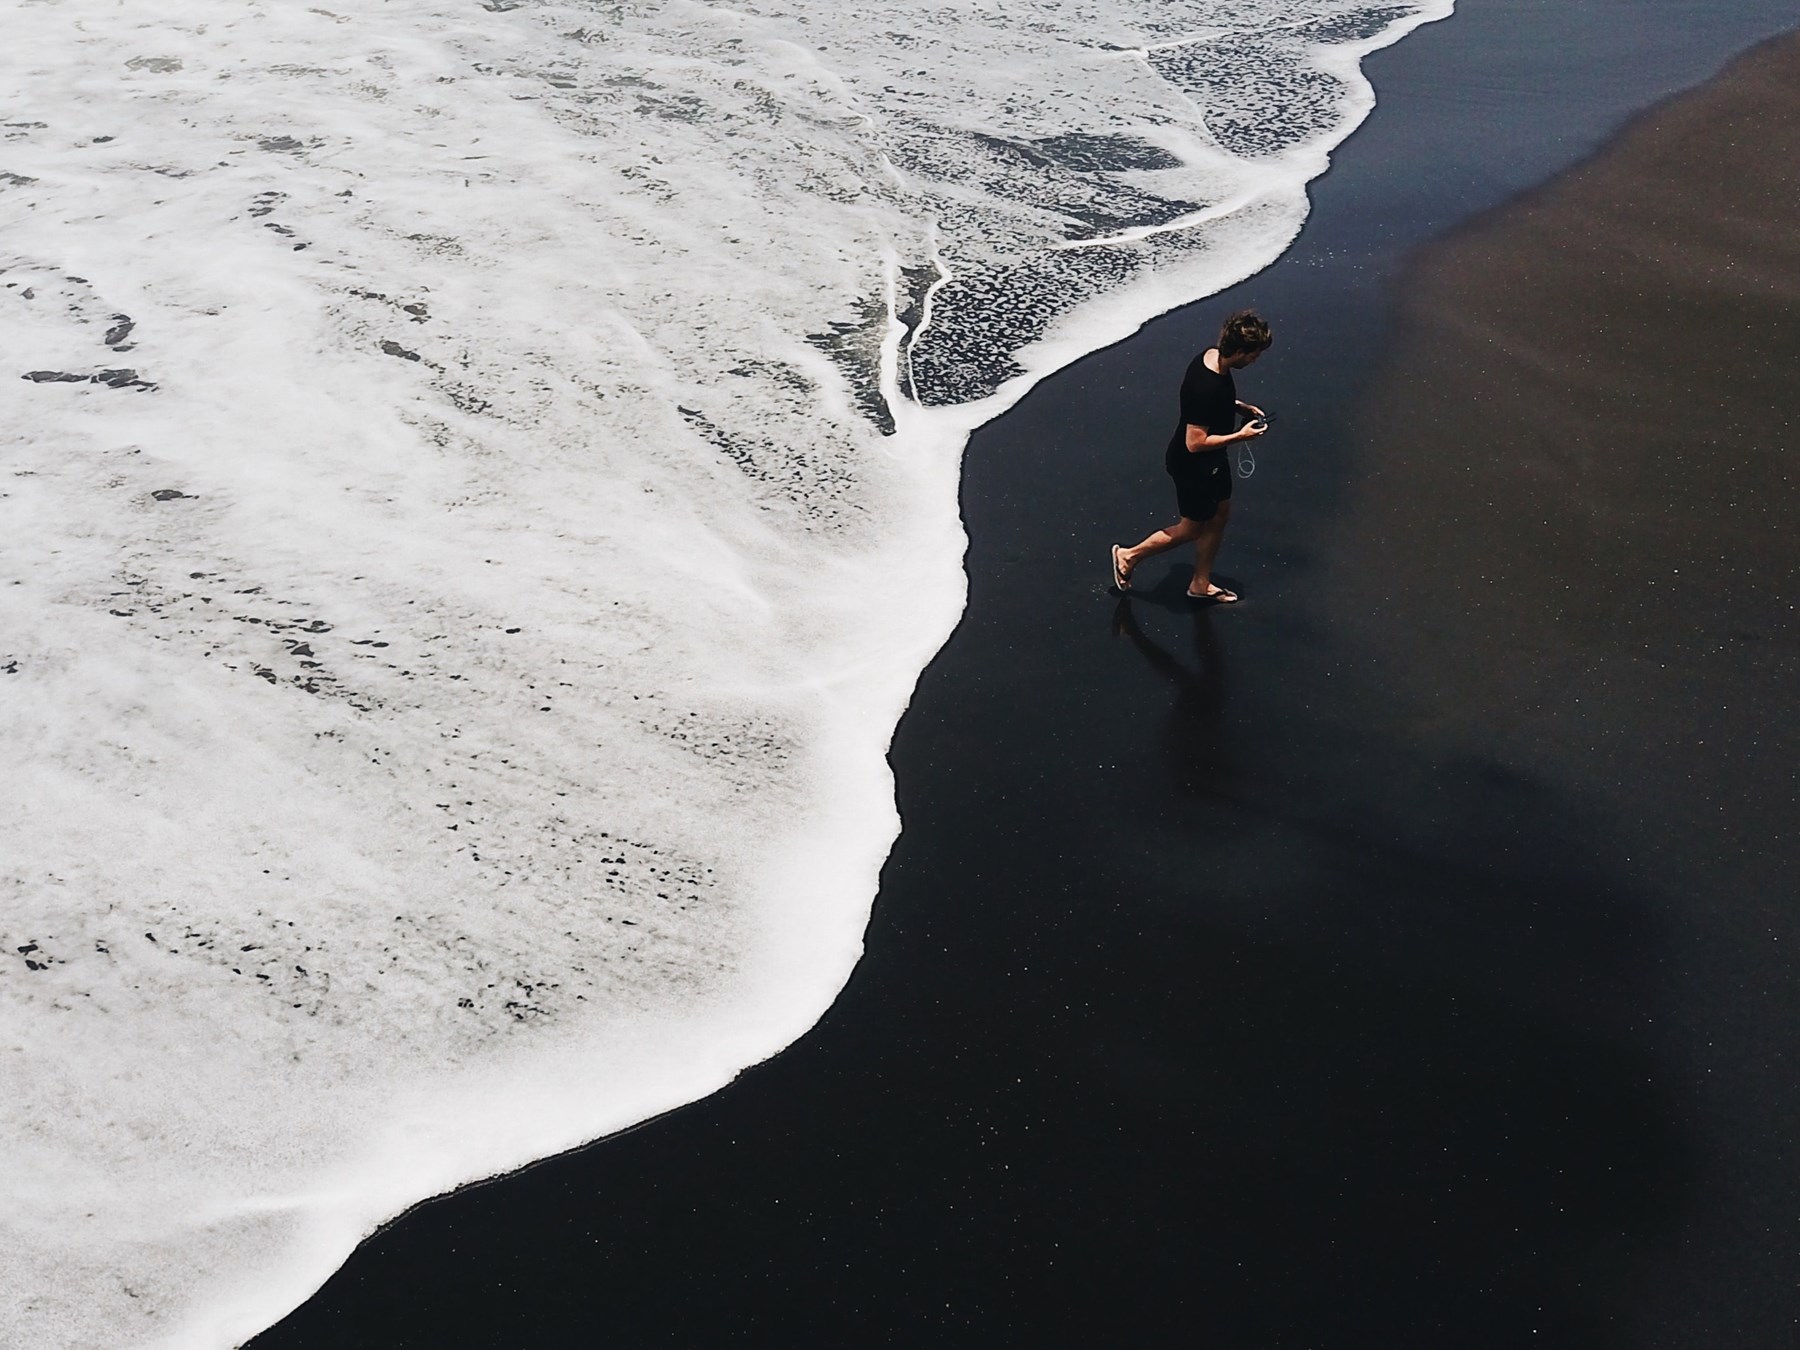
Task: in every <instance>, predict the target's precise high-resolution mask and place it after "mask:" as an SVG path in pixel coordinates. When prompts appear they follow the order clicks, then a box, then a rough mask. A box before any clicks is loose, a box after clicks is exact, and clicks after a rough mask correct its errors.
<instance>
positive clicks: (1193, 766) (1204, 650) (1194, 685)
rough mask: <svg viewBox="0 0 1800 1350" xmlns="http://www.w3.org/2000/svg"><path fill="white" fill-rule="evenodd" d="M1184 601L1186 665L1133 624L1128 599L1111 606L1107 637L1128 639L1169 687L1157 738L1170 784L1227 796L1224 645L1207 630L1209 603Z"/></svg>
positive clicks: (1234, 775) (1230, 776) (1231, 782)
mask: <svg viewBox="0 0 1800 1350" xmlns="http://www.w3.org/2000/svg"><path fill="white" fill-rule="evenodd" d="M1187 603H1189V607H1190V608H1191V610H1192V622H1193V638H1194V660H1193V663H1192V665H1186V664H1183V663H1182V662H1181V661H1179V660H1177V659H1176V657H1175V656H1173V655H1172V654H1171V653H1170V652H1168V651H1166V650H1165V649H1164V648H1162V647H1161V646H1159V645H1158V644H1157V643H1156V642H1154V641H1153V640H1152V639H1151V638H1150V637H1149V636H1148V635H1147V634H1146V633H1145V632H1144V630H1143V629H1142V628H1141V627H1139V626H1138V621H1137V615H1136V614H1135V613H1134V612H1133V610H1132V604H1131V601H1129V600H1124V599H1121V600H1120V601H1119V603H1118V606H1117V607H1116V608H1115V609H1114V610H1113V616H1112V631H1113V636H1114V637H1124V638H1128V639H1130V641H1131V645H1132V646H1134V647H1136V648H1137V650H1138V654H1139V655H1141V656H1142V657H1143V658H1144V660H1145V662H1146V663H1147V664H1148V665H1149V667H1150V669H1152V670H1154V671H1155V672H1156V673H1157V674H1158V675H1160V676H1162V677H1163V678H1164V679H1165V680H1167V681H1168V682H1169V683H1170V684H1172V685H1173V686H1174V687H1175V699H1174V701H1173V702H1172V703H1171V704H1170V705H1169V713H1168V718H1167V721H1166V724H1165V727H1164V732H1163V735H1162V736H1161V737H1159V738H1158V740H1159V742H1160V744H1161V745H1162V747H1163V750H1164V752H1165V754H1166V755H1167V759H1168V769H1169V775H1170V777H1171V779H1172V780H1173V782H1174V784H1175V786H1176V787H1178V788H1180V789H1181V790H1182V791H1183V792H1188V793H1192V794H1194V795H1196V796H1203V797H1222V796H1231V795H1234V794H1233V788H1234V786H1235V785H1236V784H1237V781H1238V778H1239V774H1238V772H1237V768H1236V765H1235V763H1234V756H1233V754H1232V750H1231V744H1230V737H1229V735H1228V728H1227V723H1226V720H1225V705H1226V702H1227V700H1228V695H1229V688H1230V686H1229V679H1228V673H1227V665H1226V660H1225V652H1224V648H1223V645H1222V644H1221V643H1220V641H1219V637H1218V634H1217V633H1216V632H1214V631H1213V615H1212V611H1213V609H1214V608H1215V606H1211V605H1193V604H1191V602H1187Z"/></svg>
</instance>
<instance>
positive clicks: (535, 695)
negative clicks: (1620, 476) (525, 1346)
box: [0, 0, 1448, 1347]
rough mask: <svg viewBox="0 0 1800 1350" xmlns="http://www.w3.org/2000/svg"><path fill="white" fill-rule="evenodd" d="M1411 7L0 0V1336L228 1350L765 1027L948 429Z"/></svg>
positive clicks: (859, 731) (1274, 200) (825, 971)
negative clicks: (368, 1244) (439, 1210)
mask: <svg viewBox="0 0 1800 1350" xmlns="http://www.w3.org/2000/svg"><path fill="white" fill-rule="evenodd" d="M1447 9H1448V5H1447V3H1442V4H1440V3H1438V0H1418V3H1412V4H1399V5H1396V4H1367V3H1355V2H1354V0H1219V2H1216V3H1199V2H1198V0H1189V2H1186V3H1184V2H1182V0H1076V2H1075V3H1053V2H1052V0H1017V2H1016V3H1012V4H1009V5H1007V6H1005V7H1003V8H995V7H991V6H960V5H959V6H951V5H943V4H925V3H905V2H904V0H901V2H889V3H882V4H871V3H842V2H841V0H830V3H827V2H826V0H751V2H750V3H744V4H739V5H736V6H735V7H733V8H716V7H708V6H705V5H701V4H697V3H686V2H683V0H659V2H658V3H630V2H626V0H618V2H614V3H608V2H605V0H591V2H590V3H559V4H548V3H541V4H540V3H533V2H532V0H488V3H486V4H477V3H474V0H456V2H452V0H390V3H385V4H382V5H380V6H368V5H361V6H344V7H341V8H334V7H331V6H330V5H329V3H327V4H326V5H322V6H319V7H313V8H306V7H302V6H273V5H264V4H258V3H252V4H245V3H242V0H229V3H228V2H227V0H198V3H194V4H187V5H183V6H180V7H179V8H178V10H171V9H170V8H169V7H168V6H150V5H146V4H140V3H131V4H127V5H125V6H123V7H121V6H120V5H118V4H117V3H115V2H114V0H105V3H102V0H48V2H46V3H39V4H33V5H28V6H21V7H18V8H17V9H16V10H15V11H14V12H13V13H12V15H11V16H10V17H9V20H8V39H9V40H8V43H7V44H6V48H5V51H4V54H3V55H0V70H3V71H4V74H5V87H6V89H7V90H8V91H9V94H10V96H11V102H10V105H9V106H10V107H11V109H12V111H11V112H10V113H8V114H6V116H7V119H8V120H6V121H5V123H4V125H0V218H3V219H4V222H5V229H4V233H3V234H0V350H3V351H4V353H5V363H6V369H5V370H4V371H0V378H5V379H7V380H10V381H11V382H12V386H11V393H10V394H9V396H8V398H7V400H6V404H5V411H4V412H3V413H0V446H3V447H4V454H5V457H6V467H7V478H6V487H5V491H4V493H3V494H0V514H3V516H4V528H5V531H6V537H7V539H8V541H9V546H8V549H7V551H6V559H5V575H4V576H3V577H0V619H3V621H4V626H3V630H0V632H3V636H0V694H3V698H0V718H3V719H4V721H3V725H4V730H5V734H6V737H7V745H8V747H9V754H10V759H11V763H10V764H9V766H8V772H7V774H6V775H5V782H6V794H7V800H6V809H5V812H4V817H3V818H4V824H3V825H0V859H3V863H0V868H3V870H0V880H3V881H4V884H5V886H6V888H7V895H8V904H7V908H6V915H5V919H4V926H5V933H4V942H5V946H4V950H5V953H6V955H5V961H4V963H3V964H0V1006H3V1008H4V1013H5V1018H6V1025H7V1026H8V1028H9V1029H10V1035H9V1039H8V1044H7V1046H6V1048H5V1051H4V1056H3V1059H0V1063H3V1064H4V1091H0V1132H3V1137H4V1139H5V1141H6V1146H7V1156H8V1167H7V1170H6V1177H5V1180H4V1183H0V1190H3V1192H4V1205H3V1209H4V1219H0V1223H3V1224H4V1230H3V1233H0V1245H3V1247H4V1261H5V1264H6V1267H7V1269H8V1270H9V1271H10V1272H11V1275H12V1279H11V1281H10V1283H11V1287H12V1289H13V1291H14V1296H13V1298H12V1299H10V1300H9V1302H8V1304H7V1307H6V1308H5V1310H4V1311H0V1340H4V1341H5V1342H6V1343H7V1344H18V1345H37V1346H46V1347H48V1346H55V1345H71V1346H72V1345H95V1344H101V1345H112V1346H128V1345H149V1344H179V1345H182V1346H194V1345H207V1344H212V1345H226V1344H230V1343H232V1342H234V1341H236V1340H239V1339H242V1338H243V1337H245V1336H247V1335H248V1334H250V1333H252V1332H253V1331H255V1330H256V1329H258V1328H260V1327H261V1326H263V1325H266V1324H267V1323H268V1322H270V1321H272V1320H273V1319H275V1318H276V1317H278V1316H279V1315H280V1314H281V1313H282V1312H284V1311H285V1310H286V1309H287V1308H289V1307H291V1306H292V1305H293V1304H295V1303H296V1302H298V1301H299V1300H300V1299H302V1298H304V1297H305V1295H306V1294H307V1293H308V1292H310V1291H311V1290H312V1289H313V1288H314V1287H316V1286H317V1285H318V1284H319V1283H320V1282H321V1281H322V1280H323V1279H324V1277H325V1276H326V1275H327V1274H329V1272H330V1270H331V1269H332V1268H333V1267H334V1266H335V1265H336V1264H337V1263H338V1262H339V1261H341V1260H342V1258H343V1257H344V1256H345V1255H346V1254H347V1252H348V1251H349V1250H350V1248H351V1247H352V1246H353V1244H354V1243H355V1242H356V1241H357V1240H358V1238H359V1237H360V1236H362V1235H363V1234H364V1233H366V1232H367V1231H368V1230H369V1229H370V1228H371V1227H372V1226H373V1225H374V1224H376V1223H377V1222H379V1221H380V1220H381V1219H383V1218H385V1217H387V1216H389V1215H391V1214H393V1213H395V1212H397V1211H399V1210H400V1209H403V1208H404V1207H405V1206H406V1205H408V1204H409V1203H411V1202H413V1201H415V1200H417V1199H419V1198H421V1197H423V1196H426V1195H429V1194H432V1193H434V1192H437V1191H441V1190H444V1189H447V1188H449V1187H452V1186H455V1185H457V1184H459V1183H462V1182H465V1181H467V1180H470V1179H472V1178H475V1177H479V1176H482V1175H488V1174H492V1173H494V1172H498V1171H503V1170H506V1169H508V1168H511V1167H514V1166H517V1165H520V1164H522V1163H524V1162H526V1161H528V1160H530V1159H532V1158H534V1157H539V1156H542V1155H544V1154H546V1153H550V1152H554V1151H556V1150H559V1149H562V1148H565V1147H568V1146H570V1145H573V1144H575V1143H578V1142H581V1141H583V1140H586V1139H591V1138H594V1137H596V1136H598V1135H601V1134H604V1133H606V1132H609V1131H612V1130H615V1129H619V1128H623V1127H624V1126H627V1125H630V1124H632V1123H634V1122H636V1121H639V1120H642V1119H645V1118H646V1117H648V1116H650V1115H653V1114H655V1113H656V1112H658V1111H661V1110H664V1109H667V1108H669V1107H671V1106H674V1105H677V1104H679V1103H681V1102H684V1101H689V1100H692V1099H694V1098H695V1097H698V1096H700V1095H703V1094H705V1093H706V1092H709V1091H711V1090H713V1089H715V1088H716V1087H718V1086H719V1085H721V1084H722V1083H724V1082H726V1081H728V1080H729V1078H730V1077H731V1076H732V1075H733V1074H734V1073H736V1072H738V1071H739V1070H740V1069H742V1068H743V1067H744V1066H745V1065H747V1064H750V1063H752V1062H754V1061H756V1060H758V1059H760V1058H763V1057H765V1056H767V1055H769V1054H771V1053H773V1052H774V1051H776V1050H777V1049H779V1048H780V1047H781V1046H782V1045H784V1044H786V1043H788V1042H789V1041H791V1040H792V1039H793V1038H794V1037H795V1036H797V1035H799V1034H800V1033H801V1032H802V1031H804V1030H805V1028H806V1027H807V1026H809V1025H810V1024H811V1022H812V1021H813V1020H814V1019H816V1017H817V1016H818V1014H819V1012H820V1011H821V1010H822V1009H823V1008H824V1007H825V1006H826V1005H827V1004H828V1003H829V1001H830V1000H831V998H832V997H833V996H834V995H835V993H836V991H837V990H838V989H839V988H840V987H841V985H842V983H843V981H844V979H845V977H846V976H847V974H848V972H849V970H850V967H851V966H852V964H853V963H854V961H855V959H856V957H857V955H858V952H859V950H860V942H861V933H862V929H863V926H864V922H865V920H866V917H867V912H868V906H869V903H870V901H871V898H872V896H873V894H874V889H875V884H876V877H877V874H878V870H879V868H880V865H881V861H882V858H883V856H884V855H885V853H886V851H887V848H888V846H889V844H890V843H891V841H892V838H893V835H894V832H895V830H896V828H897V821H896V818H895V814H894V810H893V805H892V794H891V784H890V781H889V778H888V774H887V769H886V764H885V760H884V752H885V750H886V747H887V743H888V738H889V736H890V734H891V732H892V729H893V727H894V724H895V722H896V720H897V718H898V716H899V714H900V712H901V710H902V708H903V707H904V704H905V701H906V699H907V697H908V695H909V692H910V690H911V687H912V684H913V682H914V680H915V679H916V677H917V675H918V672H919V671H920V670H921V669H922V668H923V666H924V664H925V663H926V662H927V661H928V660H929V659H930V657H931V655H932V653H933V652H934V651H935V650H936V648H937V647H938V646H939V644H940V643H941V642H942V640H943V639H944V637H945V636H946V635H947V634H948V632H949V631H950V628H951V627H952V625H953V624H954V623H955V621H956V618H957V615H958V613H959V612H960V608H961V605H962V601H963V595H964V590H963V578H962V575H961V570H960V559H961V552H962V542H963V541H962V533H961V528H960V524H959V522H958V519H957V514H956V484H957V469H958V460H959V456H960V454H961V451H962V447H963V444H964V442H965V439H966V437H967V435H968V432H969V431H970V430H971V429H972V428H973V427H974V426H976V425H978V424H979V423H980V422H982V421H984V420H986V419H987V418H989V417H991V416H993V415H994V414H995V413H997V412H998V411H999V410H1000V409H1002V408H1003V407H1005V406H1006V405H1007V404H1008V403H1010V402H1011V401H1012V400H1014V399H1016V398H1017V397H1018V396H1019V395H1020V394H1021V393H1022V392H1023V391H1024V389H1025V388H1027V387H1028V386H1029V384H1030V382H1031V381H1032V380H1034V379H1036V378H1038V377H1040V376H1042V375H1043V374H1044V373H1046V372H1047V371H1049V370H1051V369H1053V368H1055V367H1056V366H1057V365H1059V364H1062V363H1064V362H1066V361H1068V360H1069V359H1071V358H1072V357H1074V356H1076V355H1079V354H1080V353H1081V352H1083V351H1087V350H1091V349H1093V348H1095V347H1097V346H1099V345H1102V344H1104V343H1106V342H1109V341H1112V340H1115V339H1116V338H1118V337H1120V336H1123V335H1124V334H1125V333H1126V332H1128V331H1129V330H1130V329H1131V328H1132V327H1133V326H1134V325H1136V324H1137V323H1139V322H1141V321H1142V320H1143V319H1144V318H1146V317H1148V316H1149V315H1151V314H1154V313H1156V312H1159V311H1162V310H1165V309H1167V308H1170V307H1172V306H1174V305H1176V304H1180V303H1183V302H1185V301H1188V300H1191V299H1195V298H1198V297H1200V296H1202V295H1205V294H1208V293H1210V292H1212V291H1214V290H1217V289H1219V288H1221V287H1223V286H1225V285H1228V284H1230V283H1232V282H1234V281H1236V280H1238V279H1240V278H1242V277H1243V276H1245V275H1248V274H1249V273H1251V272H1253V271H1255V270H1256V269H1257V268H1259V267H1261V266H1264V265H1266V264H1267V263H1268V262H1269V261H1270V260H1272V259H1273V258H1274V257H1275V256H1276V255H1277V254H1278V253H1279V252H1280V251H1281V249H1282V248H1284V247H1285V245H1286V244H1287V242H1288V241H1289V240H1290V239H1291V237H1292V236H1293V234H1294V232H1295V231H1296V230H1297V229H1298V228H1299V225H1300V223H1301V221H1302V219H1303V217H1304V215H1305V210H1306V199H1305V191H1304V185H1305V183H1306V181H1307V180H1308V179H1309V178H1311V177H1312V176H1314V175H1316V174H1317V173H1318V172H1320V171H1321V170H1322V169H1323V168H1324V166H1325V162H1326V155H1327V153H1328V152H1329V150H1330V148H1331V147H1332V146H1333V145H1335V144H1336V143H1337V142H1338V141H1339V140H1341V139H1342V137H1343V136H1345V135H1346V134H1348V132H1349V130H1350V129H1351V128H1352V127H1353V126H1354V125H1355V123H1356V122H1357V121H1358V120H1359V119H1360V118H1361V117H1362V115H1363V114H1364V113H1366V111H1367V110H1368V108H1369V106H1370V105H1371V102H1372V98H1371V95H1370V92H1369V90H1368V87H1367V85H1366V84H1365V83H1364V82H1363V81H1362V80H1361V78H1360V76H1359V75H1358V73H1357V61H1358V60H1359V59H1360V58H1361V56H1363V55H1364V54H1365V53H1366V52H1368V51H1369V50H1370V49H1371V48H1373V47H1374V46H1377V45H1380V44H1381V43H1384V42H1387V41H1391V40H1393V39H1395V38H1397V37H1398V36H1400V35H1401V34H1402V33H1403V32H1404V31H1406V30H1407V29H1408V28H1409V27H1410V26H1412V25H1413V24H1416V23H1418V22H1421V21H1423V20H1425V19H1427V18H1431V17H1437V16H1439V15H1440V14H1441V13H1443V12H1447Z"/></svg>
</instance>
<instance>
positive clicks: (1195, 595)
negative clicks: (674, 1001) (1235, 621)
mask: <svg viewBox="0 0 1800 1350" xmlns="http://www.w3.org/2000/svg"><path fill="white" fill-rule="evenodd" d="M1187 598H1188V599H1190V600H1211V601H1212V602H1213V603H1214V604H1215V605H1235V604H1236V603H1237V602H1238V593H1237V592H1236V591H1231V590H1226V589H1225V587H1223V586H1214V587H1213V588H1212V589H1211V590H1210V591H1205V592H1200V591H1189V592H1188V593H1187Z"/></svg>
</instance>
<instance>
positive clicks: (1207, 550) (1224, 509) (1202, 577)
mask: <svg viewBox="0 0 1800 1350" xmlns="http://www.w3.org/2000/svg"><path fill="white" fill-rule="evenodd" d="M1230 519H1231V503H1230V502H1228V501H1227V502H1220V503H1219V509H1218V510H1217V511H1214V512H1213V518H1212V519H1211V520H1209V521H1206V522H1204V523H1203V524H1202V525H1201V526H1200V533H1199V535H1198V537H1197V538H1195V540H1194V579H1193V580H1192V581H1190V582H1188V594H1189V595H1193V596H1205V595H1216V596H1218V597H1219V598H1220V599H1223V598H1225V597H1226V596H1230V597H1231V598H1232V599H1233V600H1235V599H1237V596H1236V595H1235V594H1233V593H1232V592H1231V591H1227V590H1224V589H1223V588H1222V587H1218V586H1214V585H1213V580H1212V568H1213V560H1214V559H1215V558H1217V557H1218V556H1219V545H1220V544H1222V543H1224V542H1225V522H1226V521H1228V520H1230ZM1182 523H1183V524H1184V525H1185V524H1187V523H1188V522H1186V521H1183V522H1182Z"/></svg>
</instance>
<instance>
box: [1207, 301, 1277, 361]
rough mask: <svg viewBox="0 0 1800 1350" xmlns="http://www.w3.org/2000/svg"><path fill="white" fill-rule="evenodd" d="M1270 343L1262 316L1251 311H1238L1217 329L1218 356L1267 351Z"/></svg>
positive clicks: (1270, 338) (1267, 328) (1266, 326)
mask: <svg viewBox="0 0 1800 1350" xmlns="http://www.w3.org/2000/svg"><path fill="white" fill-rule="evenodd" d="M1271 341H1273V338H1272V337H1271V336H1270V333H1269V325H1268V324H1267V323H1265V322H1264V321H1263V318H1262V316H1261V315H1260V314H1258V313H1257V312H1256V311H1255V310H1253V309H1240V310H1239V311H1238V312H1237V313H1236V314H1233V315H1232V316H1231V317H1230V318H1229V319H1227V320H1225V323H1224V326H1223V327H1221V328H1220V329H1219V355H1220V356H1239V355H1241V354H1243V353H1244V352H1261V351H1267V350H1268V347H1269V343H1270V342H1271Z"/></svg>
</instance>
